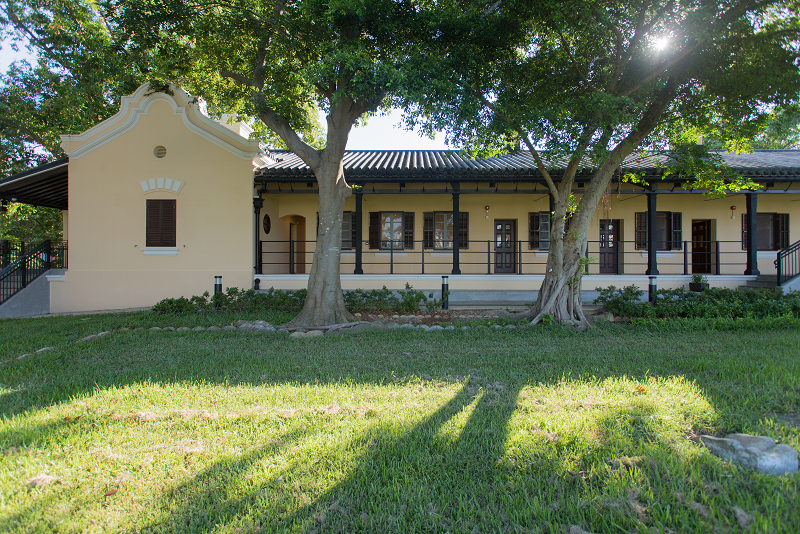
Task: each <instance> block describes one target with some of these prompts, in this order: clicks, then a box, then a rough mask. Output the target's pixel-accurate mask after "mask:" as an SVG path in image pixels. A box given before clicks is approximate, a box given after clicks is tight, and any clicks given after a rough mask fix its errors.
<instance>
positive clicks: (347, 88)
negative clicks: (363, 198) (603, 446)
mask: <svg viewBox="0 0 800 534" xmlns="http://www.w3.org/2000/svg"><path fill="white" fill-rule="evenodd" d="M115 3H116V4H118V7H119V8H120V9H121V13H122V15H121V17H120V18H119V19H118V21H117V23H118V24H119V30H120V31H122V32H130V38H131V42H133V43H138V44H140V45H141V46H143V47H145V48H146V49H153V50H156V51H157V55H158V57H159V58H160V60H159V62H158V63H159V68H161V69H162V72H163V79H164V81H174V82H177V83H179V84H181V85H182V86H184V87H186V88H187V89H188V90H189V91H191V92H192V93H193V94H196V95H198V96H202V97H203V98H205V99H206V100H207V101H208V102H209V103H210V104H211V105H212V107H214V108H216V109H227V110H234V111H235V112H236V113H239V114H243V115H250V116H254V117H257V118H258V119H259V120H260V121H261V122H263V123H264V124H265V125H266V126H268V127H269V129H270V130H272V131H273V132H275V133H276V134H277V135H278V136H280V138H281V139H282V140H283V142H284V143H285V145H286V147H288V148H289V149H290V150H291V151H292V152H294V153H295V154H297V155H298V156H299V157H300V158H301V159H302V160H303V161H304V162H305V163H306V164H307V165H308V166H309V167H310V168H311V170H312V171H313V173H314V175H315V176H316V180H317V183H318V185H319V230H318V233H317V245H316V251H315V253H314V258H313V262H312V265H311V270H310V274H309V281H308V296H307V299H306V302H305V305H304V306H303V309H302V310H301V312H300V314H299V315H298V316H297V317H296V318H295V319H294V321H293V323H294V324H296V325H322V324H334V323H341V322H345V321H349V320H352V315H351V314H350V313H349V312H348V311H347V309H346V307H345V304H344V300H343V298H342V290H341V282H340V276H339V275H340V269H339V262H340V247H341V242H342V238H341V235H342V213H343V209H344V204H345V201H346V200H347V198H348V197H350V195H351V194H352V189H351V187H350V186H349V185H348V184H347V181H346V179H345V176H344V173H343V160H344V151H345V147H346V145H347V138H348V135H349V133H350V130H351V128H352V127H353V125H354V124H355V123H356V121H358V120H359V119H360V118H362V117H365V116H366V115H368V114H369V113H371V112H374V111H376V110H377V109H378V107H379V106H381V105H382V104H385V103H386V102H387V101H388V100H387V99H390V98H391V97H392V96H393V95H394V94H396V93H397V91H398V89H399V88H400V87H401V86H402V82H403V79H404V78H405V77H406V76H408V74H407V73H406V69H407V63H406V62H405V61H404V56H403V54H404V52H405V47H404V46H403V45H404V42H405V40H406V37H405V36H406V35H408V31H405V32H404V31H401V30H400V29H399V28H398V27H396V26H394V25H393V24H394V22H393V21H394V20H396V19H397V18H403V17H406V16H411V15H412V14H413V11H412V10H411V8H410V7H409V5H408V4H406V3H405V2H403V1H394V0H372V1H366V0H364V1H358V0H338V1H327V0H297V1H293V2H290V1H283V0H222V1H215V0H212V1H203V0H197V1H193V0H167V1H155V0H130V1H119V2H115ZM317 108H319V109H323V110H324V111H325V113H326V115H327V133H326V137H325V140H324V147H322V148H317V147H315V146H314V143H313V142H310V140H309V139H308V138H304V136H303V135H302V133H301V131H302V130H303V129H304V128H306V127H307V126H308V122H309V113H308V110H309V109H317Z"/></svg>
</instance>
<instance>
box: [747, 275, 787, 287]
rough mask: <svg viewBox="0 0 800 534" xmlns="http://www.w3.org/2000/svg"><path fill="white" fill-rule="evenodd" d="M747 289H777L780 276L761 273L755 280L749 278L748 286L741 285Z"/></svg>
mask: <svg viewBox="0 0 800 534" xmlns="http://www.w3.org/2000/svg"><path fill="white" fill-rule="evenodd" d="M739 287H742V288H747V289H775V288H776V287H778V277H777V276H776V275H774V274H760V275H758V277H757V278H756V279H755V280H748V281H747V285H746V286H739Z"/></svg>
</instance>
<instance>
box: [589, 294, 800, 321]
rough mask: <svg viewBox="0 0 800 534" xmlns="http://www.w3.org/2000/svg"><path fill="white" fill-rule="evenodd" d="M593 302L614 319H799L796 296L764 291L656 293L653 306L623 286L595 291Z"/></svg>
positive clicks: (798, 306) (799, 298) (798, 296)
mask: <svg viewBox="0 0 800 534" xmlns="http://www.w3.org/2000/svg"><path fill="white" fill-rule="evenodd" d="M597 290H598V291H599V293H600V295H599V296H598V297H597V298H596V299H595V301H594V302H595V304H599V305H601V306H602V307H603V309H604V310H606V311H609V312H611V313H613V314H614V315H624V316H628V317H638V318H666V319H669V318H682V317H690V318H705V319H710V318H717V317H728V318H748V317H750V318H755V319H759V318H764V317H786V316H788V317H800V294H798V293H789V294H783V293H781V292H775V291H771V290H767V289H738V290H737V289H726V288H711V289H707V290H706V291H703V292H702V293H695V292H691V291H686V289H684V288H682V287H680V288H678V289H661V290H658V291H656V294H655V302H654V303H653V304H650V303H649V302H641V301H640V299H641V297H642V295H643V294H644V292H643V291H642V290H641V289H639V288H637V287H635V286H627V287H624V288H622V289H617V288H616V287H614V286H609V287H608V288H605V289H601V288H597Z"/></svg>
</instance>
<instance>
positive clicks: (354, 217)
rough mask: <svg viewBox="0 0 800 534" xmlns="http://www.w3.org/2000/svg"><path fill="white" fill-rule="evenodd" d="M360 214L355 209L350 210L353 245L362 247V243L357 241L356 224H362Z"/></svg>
mask: <svg viewBox="0 0 800 534" xmlns="http://www.w3.org/2000/svg"><path fill="white" fill-rule="evenodd" d="M358 219H360V217H358V214H357V213H356V212H354V211H351V212H350V242H351V243H352V247H353V248H355V247H358V248H361V243H359V242H358V241H356V224H361V221H360V220H358Z"/></svg>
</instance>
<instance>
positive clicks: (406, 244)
mask: <svg viewBox="0 0 800 534" xmlns="http://www.w3.org/2000/svg"><path fill="white" fill-rule="evenodd" d="M403 248H405V249H413V248H414V212H413V211H406V212H403Z"/></svg>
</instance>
